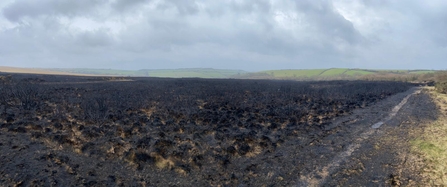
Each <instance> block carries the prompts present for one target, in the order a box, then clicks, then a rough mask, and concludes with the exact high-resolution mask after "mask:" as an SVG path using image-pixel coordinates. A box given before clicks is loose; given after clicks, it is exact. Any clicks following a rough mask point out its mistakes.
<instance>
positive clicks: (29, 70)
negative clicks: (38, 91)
mask: <svg viewBox="0 0 447 187" xmlns="http://www.w3.org/2000/svg"><path fill="white" fill-rule="evenodd" d="M0 72H5V73H26V74H43V75H77V76H94V75H88V74H80V73H68V72H60V71H51V70H45V69H35V68H16V67H7V66H0Z"/></svg>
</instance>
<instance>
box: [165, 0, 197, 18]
mask: <svg viewBox="0 0 447 187" xmlns="http://www.w3.org/2000/svg"><path fill="white" fill-rule="evenodd" d="M171 7H174V8H175V9H176V10H177V12H178V14H179V15H180V16H184V15H193V14H196V13H197V12H199V7H198V5H197V3H196V1H195V0H165V1H162V2H161V3H160V4H158V8H160V9H162V10H164V9H168V8H171Z"/></svg>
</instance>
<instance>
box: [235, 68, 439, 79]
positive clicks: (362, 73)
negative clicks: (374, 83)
mask: <svg viewBox="0 0 447 187" xmlns="http://www.w3.org/2000/svg"><path fill="white" fill-rule="evenodd" d="M434 72H435V71H433V70H370V69H347V68H330V69H287V70H268V71H261V72H256V73H248V74H245V75H243V77H244V78H250V77H256V78H273V79H311V80H313V79H318V80H321V79H357V78H360V77H367V76H393V75H396V76H398V75H418V74H427V73H434Z"/></svg>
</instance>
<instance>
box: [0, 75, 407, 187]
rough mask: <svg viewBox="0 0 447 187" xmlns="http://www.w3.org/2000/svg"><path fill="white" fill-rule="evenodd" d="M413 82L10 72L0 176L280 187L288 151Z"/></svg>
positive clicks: (2, 109)
mask: <svg viewBox="0 0 447 187" xmlns="http://www.w3.org/2000/svg"><path fill="white" fill-rule="evenodd" d="M129 79H130V78H129ZM412 86H413V85H411V84H409V83H401V82H368V81H319V82H311V81H309V82H296V81H278V80H276V81H273V80H227V79H164V78H131V80H127V79H125V78H118V79H116V78H97V77H96V78H95V77H93V78H92V77H90V78H88V77H69V76H32V75H13V76H12V77H6V76H3V78H2V80H0V133H1V137H0V138H1V142H0V151H1V152H2V155H1V156H2V157H1V158H0V159H1V165H0V183H2V184H7V185H14V184H16V185H17V184H22V185H25V186H30V185H36V186H42V185H44V186H47V185H75V186H78V185H84V186H118V185H125V186H127V185H138V184H141V185H143V184H146V185H158V186H160V185H163V184H166V185H168V184H169V185H177V186H185V185H186V186H188V185H192V184H199V185H213V186H214V185H219V184H222V185H230V186H234V185H240V184H245V185H250V184H255V183H256V181H259V180H268V179H269V178H274V180H273V179H272V180H271V181H267V182H266V181H264V182H263V183H264V184H268V183H271V184H278V182H280V181H282V180H284V178H283V177H280V175H279V174H277V173H275V172H274V171H271V170H269V169H268V168H271V167H270V166H275V165H277V164H278V163H275V160H274V159H269V158H276V157H278V156H277V155H276V154H275V151H276V150H277V149H278V148H279V147H281V146H283V145H286V144H287V142H289V141H292V140H296V139H299V138H300V137H302V136H309V135H312V134H318V133H319V132H323V131H326V130H327V129H326V127H327V125H329V124H330V123H331V121H333V120H334V119H336V118H337V117H339V116H346V115H349V114H350V113H351V112H352V111H353V110H354V109H357V108H362V107H366V106H368V105H371V104H373V103H375V102H377V101H379V100H382V99H384V98H386V97H388V96H390V95H393V94H396V93H399V92H403V91H406V90H408V89H409V88H410V87H412ZM294 146H296V147H298V150H299V147H300V146H305V145H304V144H303V145H299V144H295V145H294ZM301 154H305V153H301ZM21 157H26V158H21Z"/></svg>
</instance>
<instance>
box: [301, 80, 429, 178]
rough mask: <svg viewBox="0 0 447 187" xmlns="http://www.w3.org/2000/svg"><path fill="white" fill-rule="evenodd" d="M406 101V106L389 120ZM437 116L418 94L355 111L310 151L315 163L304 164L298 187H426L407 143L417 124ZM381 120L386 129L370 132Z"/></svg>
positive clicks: (416, 161) (427, 101)
mask: <svg viewBox="0 0 447 187" xmlns="http://www.w3.org/2000/svg"><path fill="white" fill-rule="evenodd" d="M412 94H413V95H412ZM405 96H409V97H408V102H405V103H402V104H403V105H402V108H400V110H398V111H397V113H396V114H395V115H393V114H391V115H390V113H391V112H392V108H393V106H397V105H398V104H399V102H401V101H402V100H404V97H405ZM393 112H394V111H393ZM436 116H437V114H436V106H435V105H434V103H433V102H432V101H431V99H430V97H429V96H428V95H427V93H426V92H425V91H422V92H419V91H416V88H415V89H412V90H409V91H407V92H405V93H401V94H398V95H395V96H392V97H390V98H388V99H387V100H385V101H382V102H380V103H378V104H377V105H374V106H371V107H368V108H366V109H361V110H358V111H356V112H355V113H354V114H353V115H351V116H349V117H346V119H340V121H338V122H336V123H334V128H336V127H342V129H339V130H337V132H336V133H328V134H327V135H324V138H322V139H320V140H317V141H316V143H313V144H312V145H310V146H309V147H308V152H309V153H310V154H311V155H314V157H316V159H312V161H311V162H309V159H307V160H306V161H305V162H303V165H302V169H300V170H299V172H300V174H301V175H300V177H299V180H298V183H297V185H296V186H401V185H402V186H424V183H423V182H422V181H423V179H422V178H421V177H420V176H419V175H418V171H419V169H420V164H421V162H420V160H418V159H417V158H416V157H415V156H413V155H412V154H410V142H409V140H411V139H412V138H414V136H415V134H413V133H412V132H413V131H415V130H416V129H418V128H422V127H421V125H420V124H424V123H426V122H427V121H432V120H435V119H436ZM381 120H383V121H385V123H384V124H383V125H381V126H380V127H379V128H377V129H375V128H372V127H371V125H373V124H376V123H378V122H380V121H381ZM340 122H341V123H342V124H344V125H343V126H339V125H338V124H337V123H340ZM329 132H330V130H329ZM306 162H307V163H306Z"/></svg>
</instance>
